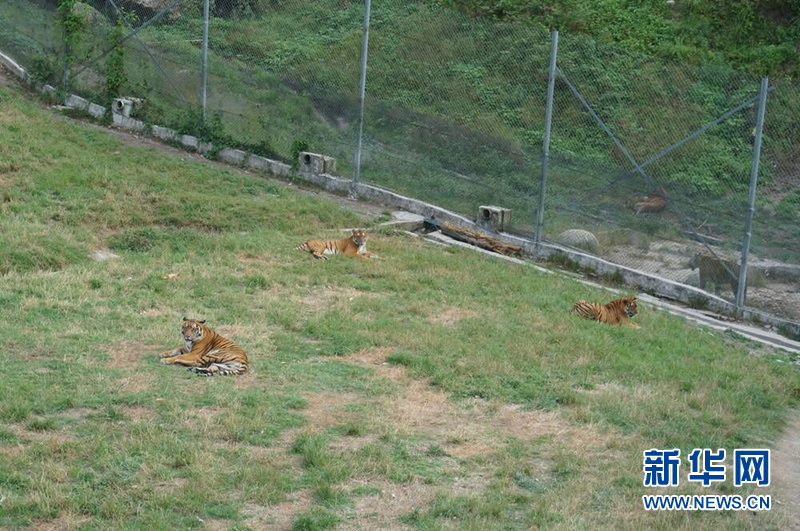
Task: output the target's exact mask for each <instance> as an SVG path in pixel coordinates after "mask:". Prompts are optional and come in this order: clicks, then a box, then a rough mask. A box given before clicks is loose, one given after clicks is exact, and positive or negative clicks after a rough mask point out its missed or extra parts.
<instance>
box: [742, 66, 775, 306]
mask: <svg viewBox="0 0 800 531" xmlns="http://www.w3.org/2000/svg"><path fill="white" fill-rule="evenodd" d="M768 90H769V79H768V78H766V77H763V78H761V92H760V93H759V96H758V117H757V119H756V120H757V121H756V139H755V144H753V163H752V164H751V166H750V192H749V193H748V195H747V216H746V218H745V222H744V237H743V238H742V264H741V266H740V268H739V289H737V290H736V307H737V308H738V309H740V310H741V309H742V308H744V291H745V288H746V287H747V258H748V255H749V254H750V239H751V237H752V235H753V215H754V214H755V210H756V208H755V203H756V184H757V182H758V165H759V163H760V162H761V136H762V135H761V134H762V132H763V131H764V113H765V111H766V109H767V91H768Z"/></svg>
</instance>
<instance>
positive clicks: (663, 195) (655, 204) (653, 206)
mask: <svg viewBox="0 0 800 531" xmlns="http://www.w3.org/2000/svg"><path fill="white" fill-rule="evenodd" d="M633 208H634V209H636V215H637V216H638V215H639V214H641V213H642V212H646V213H648V212H649V213H656V212H661V211H662V210H664V209H665V208H667V192H666V190H664V189H663V188H662V189H660V190H658V191H656V192H653V193H652V194H649V195H646V196H644V197H643V198H642V200H641V201H640V202H638V203H636V204H635V205H634V206H633Z"/></svg>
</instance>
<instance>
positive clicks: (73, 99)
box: [64, 94, 89, 111]
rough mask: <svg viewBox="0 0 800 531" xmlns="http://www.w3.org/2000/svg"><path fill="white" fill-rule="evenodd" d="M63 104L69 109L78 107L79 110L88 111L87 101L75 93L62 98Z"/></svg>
mask: <svg viewBox="0 0 800 531" xmlns="http://www.w3.org/2000/svg"><path fill="white" fill-rule="evenodd" d="M64 105H66V106H67V107H69V108H71V109H79V110H81V111H88V110H89V102H88V101H87V100H85V99H83V98H81V97H80V96H78V95H77V94H70V95H69V96H67V98H66V99H65V100H64Z"/></svg>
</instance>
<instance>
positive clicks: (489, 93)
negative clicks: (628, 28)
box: [0, 0, 800, 321]
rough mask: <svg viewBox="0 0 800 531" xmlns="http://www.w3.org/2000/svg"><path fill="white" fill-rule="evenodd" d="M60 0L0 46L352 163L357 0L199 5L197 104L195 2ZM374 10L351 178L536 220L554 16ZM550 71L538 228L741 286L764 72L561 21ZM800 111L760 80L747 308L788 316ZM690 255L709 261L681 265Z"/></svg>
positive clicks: (57, 76) (146, 107)
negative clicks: (632, 47) (509, 18)
mask: <svg viewBox="0 0 800 531" xmlns="http://www.w3.org/2000/svg"><path fill="white" fill-rule="evenodd" d="M61 1H62V2H63V1H64V0H61ZM65 3H67V4H69V9H68V12H69V13H74V14H76V15H77V17H78V19H79V20H80V21H82V24H78V27H79V32H78V33H79V34H78V35H77V37H75V36H72V35H70V39H67V38H65V34H66V33H69V32H70V31H73V30H74V29H75V28H74V25H73V26H68V25H67V24H65V23H64V13H65V9H64V8H62V9H61V10H59V9H57V7H58V2H57V1H56V0H40V1H36V0H5V1H4V2H2V4H0V49H2V50H3V51H5V52H7V53H10V54H12V55H13V56H14V57H15V59H17V60H18V61H19V62H20V63H22V64H23V65H25V66H26V67H27V68H29V69H30V70H31V71H32V72H34V75H35V76H36V77H38V78H39V79H40V80H42V81H49V82H50V83H51V84H53V85H54V86H58V87H65V88H68V89H69V91H71V92H75V93H78V94H81V95H83V96H85V97H89V98H91V99H93V100H94V101H103V100H104V99H106V100H107V99H108V98H110V97H113V96H114V95H115V94H114V93H115V92H116V93H118V94H121V95H125V96H133V97H137V98H141V99H142V100H143V104H142V105H141V106H139V107H138V108H137V109H136V110H135V112H136V114H137V115H138V116H137V118H140V119H142V120H144V121H145V122H150V123H158V124H159V125H165V126H168V127H173V128H175V129H178V130H179V131H181V132H185V133H191V134H194V135H196V136H199V137H201V138H203V139H207V140H212V141H215V143H218V144H221V145H229V146H239V147H243V148H246V149H247V150H249V151H252V152H255V153H259V154H262V155H265V156H269V157H273V158H278V159H282V160H284V161H291V159H292V157H293V153H294V152H296V151H297V150H298V146H307V149H309V150H311V151H315V152H320V153H324V154H327V155H331V156H333V157H336V159H337V167H338V171H339V173H340V174H341V175H346V176H350V175H352V174H353V170H354V168H353V164H354V151H355V147H356V140H357V131H358V116H359V92H358V89H359V76H360V64H361V49H362V37H363V23H364V13H365V4H364V2H363V1H353V0H319V1H315V2H307V1H304V0H281V1H278V0H210V2H209V12H210V17H209V23H208V63H207V87H206V88H207V106H206V109H205V118H204V117H203V113H202V111H201V109H200V93H201V88H200V81H201V69H202V42H203V1H202V0H148V1H146V2H145V1H142V0H113V1H112V0H93V1H90V2H88V3H81V2H74V1H69V2H65ZM73 22H74V20H73ZM369 24H370V26H369V27H370V29H369V48H368V50H369V53H368V61H367V65H368V66H367V77H366V96H365V106H364V126H363V139H362V152H361V165H360V179H361V180H362V181H364V182H368V183H371V184H377V185H380V186H383V187H385V188H389V189H391V190H394V191H397V192H400V193H403V194H407V195H410V196H413V197H416V198H419V199H423V200H426V201H428V202H431V203H434V204H437V205H440V206H443V207H446V208H449V209H451V210H455V211H457V212H459V213H462V214H465V215H468V216H474V215H475V214H476V212H477V207H478V206H479V205H485V204H494V205H498V206H504V207H509V208H512V209H513V228H512V231H513V232H516V233H521V234H523V235H525V234H529V233H532V231H533V230H534V226H535V221H536V216H537V212H536V210H537V203H538V198H539V194H540V193H541V190H540V186H539V183H540V176H541V171H542V167H541V161H542V143H543V135H544V123H545V108H546V89H547V83H548V67H549V60H550V51H551V38H550V32H549V31H548V30H546V29H544V28H540V27H536V26H532V25H524V24H509V23H502V22H497V21H489V20H486V19H482V18H477V17H473V16H469V15H466V14H462V13H458V12H455V11H452V10H448V9H445V8H441V7H438V6H434V5H432V3H431V2H426V1H409V0H381V1H380V2H375V3H374V4H373V5H372V7H371V14H370V17H369ZM140 26H143V27H142V28H141V29H137V31H136V33H135V35H133V36H130V34H131V32H132V31H133V30H134V29H135V28H139V27H140ZM120 28H124V29H122V30H121V29H120ZM67 40H69V42H70V43H71V45H70V46H68V47H67V46H65V42H66V41H67ZM65 66H66V69H65ZM557 67H558V68H557V78H556V80H555V91H554V101H553V116H552V132H551V138H550V156H549V165H548V170H547V185H546V187H545V196H544V212H543V214H544V215H543V218H544V225H543V237H544V238H545V239H547V240H552V241H558V240H560V239H562V238H563V237H562V232H563V231H565V230H568V229H584V230H587V231H590V232H592V234H593V235H594V236H595V237H596V239H597V244H596V245H595V244H594V243H591V244H590V246H589V248H590V250H591V252H592V253H594V254H596V255H598V256H600V257H602V258H604V259H606V260H608V261H611V262H614V263H618V264H621V265H625V266H628V267H634V268H637V269H640V270H643V271H645V272H648V273H652V274H656V275H659V276H662V277H665V278H668V279H670V280H674V281H678V282H683V283H688V284H693V285H699V284H702V285H701V287H703V288H704V289H706V290H708V291H711V292H718V294H719V295H721V296H723V297H726V298H728V299H731V300H733V298H734V292H735V286H734V282H733V276H735V275H736V274H737V271H738V269H737V264H739V261H740V254H741V253H740V251H741V244H742V239H743V232H744V228H745V216H746V211H747V206H748V185H749V181H750V173H751V164H752V160H753V152H754V143H755V132H756V131H755V129H756V114H757V107H758V101H757V100H758V93H759V87H760V79H759V78H758V77H755V76H751V75H746V74H742V73H740V72H737V71H735V70H733V69H731V68H729V67H728V66H726V65H724V64H719V63H717V64H692V65H689V64H679V63H675V62H670V61H666V60H664V59H659V58H655V57H651V56H647V55H642V54H639V53H634V52H630V51H626V50H623V49H620V48H618V47H614V46H610V45H604V44H600V43H597V42H595V41H592V40H590V39H588V38H585V37H582V36H580V35H570V34H562V35H561V37H560V40H559V46H558V54H557ZM601 123H602V125H601ZM798 124H800V88H799V87H798V86H797V84H795V83H792V82H791V81H788V80H780V79H773V80H770V90H769V93H768V99H767V105H766V120H765V125H764V134H763V146H762V150H761V164H760V169H759V173H758V188H757V194H756V201H755V209H756V210H755V216H754V223H753V237H752V244H751V256H750V258H749V264H750V268H749V269H748V278H749V281H748V287H747V300H746V303H747V305H748V306H751V307H756V308H761V309H764V310H768V311H769V312H771V313H774V314H777V315H779V316H781V317H784V318H789V319H792V320H795V321H800V125H798ZM604 128H605V129H604ZM704 128H705V129H704ZM698 130H701V131H702V132H701V133H699V134H696V135H695V136H693V137H690V139H689V140H688V141H687V140H686V138H687V136H688V135H691V134H692V133H695V132H697V131H698ZM665 151H666V152H665ZM637 165H644V168H643V170H644V172H645V173H646V175H647V177H646V178H645V177H644V176H643V175H642V174H641V173H640V172H638V171H637V169H636V166H637ZM645 197H649V198H650V200H653V199H654V198H655V197H661V198H662V199H664V201H665V203H666V206H664V207H663V208H660V209H659V208H657V207H658V200H657V199H656V200H655V203H654V205H655V207H654V208H650V209H649V208H643V207H641V204H642V203H643V198H645ZM644 202H645V203H646V201H644ZM637 212H638V213H637ZM697 254H703V255H709V256H711V257H712V258H713V260H712V261H711V262H709V263H705V262H704V264H705V265H704V266H702V267H699V268H698V269H694V270H693V269H692V268H691V267H690V265H691V262H697V261H696V260H694V261H693V258H694V257H695V256H696V255H697ZM709 264H711V265H709ZM714 264H715V265H716V267H712V266H713V265H714ZM695 265H696V264H695Z"/></svg>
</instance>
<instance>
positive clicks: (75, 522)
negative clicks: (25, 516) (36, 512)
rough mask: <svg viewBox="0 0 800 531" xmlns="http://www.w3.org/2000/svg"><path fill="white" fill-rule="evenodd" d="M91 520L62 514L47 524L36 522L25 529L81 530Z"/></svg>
mask: <svg viewBox="0 0 800 531" xmlns="http://www.w3.org/2000/svg"><path fill="white" fill-rule="evenodd" d="M88 521H89V518H87V517H85V516H78V515H75V514H69V513H67V514H61V515H59V516H58V518H56V519H54V520H50V521H47V522H36V523H34V524H31V525H29V526H28V527H26V528H24V529H25V530H26V531H73V530H77V529H80V528H81V527H82V526H83V525H84V524H85V523H86V522H88Z"/></svg>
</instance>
